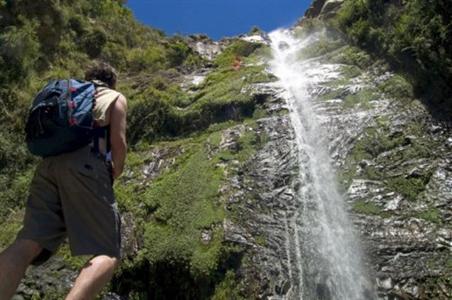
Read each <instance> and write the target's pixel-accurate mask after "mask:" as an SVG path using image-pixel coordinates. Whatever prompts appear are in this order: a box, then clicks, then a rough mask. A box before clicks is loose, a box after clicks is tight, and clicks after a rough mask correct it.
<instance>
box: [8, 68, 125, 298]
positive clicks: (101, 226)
mask: <svg viewBox="0 0 452 300" xmlns="http://www.w3.org/2000/svg"><path fill="white" fill-rule="evenodd" d="M85 79H86V80H89V81H93V82H94V83H95V84H96V86H97V88H96V96H95V99H96V103H95V106H94V109H93V114H94V118H95V120H96V121H97V123H98V125H99V126H109V130H108V131H105V132H106V133H107V132H109V133H107V134H106V135H105V136H103V137H100V138H99V139H98V141H97V140H96V141H95V142H93V143H92V144H91V145H89V146H86V147H83V148H81V149H78V150H75V151H73V152H69V153H63V154H60V155H57V156H51V157H46V158H44V159H43V160H42V161H41V163H40V164H39V165H38V167H37V169H36V172H35V176H34V178H33V180H32V183H31V186H30V195H29V199H28V201H27V206H26V212H25V217H24V226H23V228H22V230H21V231H20V232H19V234H18V236H17V239H16V241H15V242H14V243H13V244H12V245H11V246H9V247H8V248H7V249H6V250H4V251H3V252H2V253H1V254H0V300H9V299H11V298H12V296H13V295H14V293H15V291H16V289H17V286H18V285H19V283H20V280H21V279H22V277H23V276H24V274H25V271H26V269H27V268H28V266H29V265H30V264H35V265H37V264H40V263H42V262H44V261H46V260H47V259H48V258H49V257H50V256H51V255H52V254H53V253H54V252H55V251H56V250H57V249H58V246H59V245H60V244H61V242H62V241H63V240H64V238H65V237H66V236H67V237H68V239H69V245H70V248H71V252H72V254H73V255H92V256H93V257H92V258H91V259H90V260H89V262H88V263H87V264H86V265H85V266H84V267H83V269H82V270H81V272H80V274H79V276H78V277H77V279H76V281H75V283H74V286H73V288H72V289H71V291H70V293H69V294H68V295H67V298H66V299H67V300H75V299H77V300H81V299H94V297H95V296H96V295H97V294H98V293H99V292H100V291H101V290H102V288H103V287H104V286H105V285H106V284H107V283H108V282H109V281H110V279H111V277H112V276H113V272H114V270H115V268H116V267H117V265H118V263H119V258H120V218H119V214H118V212H117V207H116V203H115V199H114V196H113V188H112V183H113V182H112V181H113V179H115V178H118V177H119V176H120V175H121V173H122V171H123V167H124V160H125V157H126V151H127V144H126V111H127V101H126V98H125V97H124V96H123V95H122V94H120V93H118V92H116V91H115V90H114V88H115V86H116V79H117V75H116V72H115V70H114V69H113V68H112V67H110V66H109V65H107V64H105V63H97V64H95V65H94V66H93V67H92V68H90V69H89V70H88V71H87V72H86V74H85ZM94 144H96V145H94ZM109 148H110V149H111V153H109V152H108V149H109ZM94 150H95V151H94ZM110 160H111V162H110Z"/></svg>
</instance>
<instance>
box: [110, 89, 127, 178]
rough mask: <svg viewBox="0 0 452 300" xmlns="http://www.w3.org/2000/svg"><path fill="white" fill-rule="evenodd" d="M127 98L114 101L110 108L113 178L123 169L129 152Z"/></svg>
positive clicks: (122, 97) (120, 97)
mask: <svg viewBox="0 0 452 300" xmlns="http://www.w3.org/2000/svg"><path fill="white" fill-rule="evenodd" d="M126 116H127V100H126V98H125V97H124V96H122V95H121V96H119V98H118V99H117V100H116V101H115V102H114V103H113V105H112V106H111V110H110V141H111V155H112V161H113V178H118V177H119V176H120V175H121V173H122V171H123V169H124V161H125V159H126V153H127V141H126V124H127V121H126Z"/></svg>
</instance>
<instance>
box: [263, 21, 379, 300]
mask: <svg viewBox="0 0 452 300" xmlns="http://www.w3.org/2000/svg"><path fill="white" fill-rule="evenodd" d="M316 38H317V37H316V36H315V35H311V36H309V37H307V38H303V39H297V38H295V37H294V36H293V35H292V33H291V32H290V31H288V30H277V31H274V32H272V33H271V34H270V39H271V42H272V50H273V60H272V61H271V65H270V68H271V72H272V73H273V74H274V75H276V76H277V77H278V78H279V81H278V82H277V83H276V84H277V85H278V86H279V87H280V88H281V90H283V91H284V92H283V95H282V96H283V97H284V99H285V100H286V101H287V105H288V108H289V111H290V119H291V122H292V126H293V128H294V131H295V136H296V142H297V146H298V152H299V179H298V180H299V186H300V188H299V190H298V191H297V192H298V199H297V201H299V207H300V208H299V210H298V211H297V212H296V213H295V214H294V216H293V217H291V218H292V220H290V222H291V223H292V224H294V226H295V230H294V231H293V236H290V237H289V238H290V239H292V241H291V242H290V243H288V244H290V245H292V246H291V247H292V249H290V251H292V252H293V253H294V255H292V257H295V258H296V260H297V261H293V262H292V263H291V265H292V266H293V267H294V268H296V270H295V273H296V274H298V276H299V277H300V278H298V279H294V280H293V282H292V285H293V286H295V290H296V296H295V297H296V298H299V299H307V300H313V299H338V300H358V299H359V300H361V299H374V298H375V296H374V293H373V292H372V284H371V283H370V282H369V280H368V278H367V274H366V271H365V270H364V267H363V263H362V255H361V252H362V251H361V249H360V246H359V242H358V240H357V238H356V236H355V235H354V233H353V224H352V222H351V221H350V220H349V217H348V215H347V211H346V209H345V205H344V200H343V197H342V196H341V194H340V193H339V191H338V187H337V184H336V182H337V180H336V178H335V174H334V168H333V166H332V164H331V158H330V155H329V152H328V138H327V134H326V133H325V132H324V131H323V130H322V122H321V121H322V119H321V118H322V116H321V114H319V113H318V112H317V111H316V106H315V105H314V104H313V103H312V100H313V97H312V96H310V91H311V90H313V89H315V88H316V85H317V84H319V83H321V82H325V81H328V80H329V79H332V78H337V77H338V76H339V75H340V74H339V72H338V71H337V65H329V64H322V63H321V60H320V59H311V60H300V58H299V53H300V51H302V50H303V49H304V48H305V47H307V46H308V45H310V44H312V43H313V42H315V41H316Z"/></svg>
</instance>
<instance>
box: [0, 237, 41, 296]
mask: <svg viewBox="0 0 452 300" xmlns="http://www.w3.org/2000/svg"><path fill="white" fill-rule="evenodd" d="M41 251H42V247H41V246H40V245H39V244H38V243H36V242H34V241H32V240H21V239H19V240H16V241H15V242H14V243H13V244H12V245H11V246H9V247H8V248H6V249H5V250H4V251H3V252H2V253H0V299H1V300H9V299H11V298H12V297H13V296H14V294H15V292H16V289H17V286H18V285H19V283H20V281H21V279H22V277H23V276H24V274H25V271H26V270H27V268H28V266H29V265H30V263H31V262H32V261H33V259H34V258H35V257H36V256H38V255H39V253H41Z"/></svg>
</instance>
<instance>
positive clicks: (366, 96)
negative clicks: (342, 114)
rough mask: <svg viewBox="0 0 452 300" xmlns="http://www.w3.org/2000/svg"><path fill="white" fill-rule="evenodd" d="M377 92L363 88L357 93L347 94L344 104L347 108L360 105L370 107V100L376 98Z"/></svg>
mask: <svg viewBox="0 0 452 300" xmlns="http://www.w3.org/2000/svg"><path fill="white" fill-rule="evenodd" d="M375 97H376V94H375V92H374V91H373V90H372V89H363V90H360V91H358V92H357V93H356V94H349V95H347V96H345V98H344V101H343V102H342V103H343V106H344V107H345V108H353V107H356V106H359V107H360V108H363V109H368V108H370V101H372V100H375Z"/></svg>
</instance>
